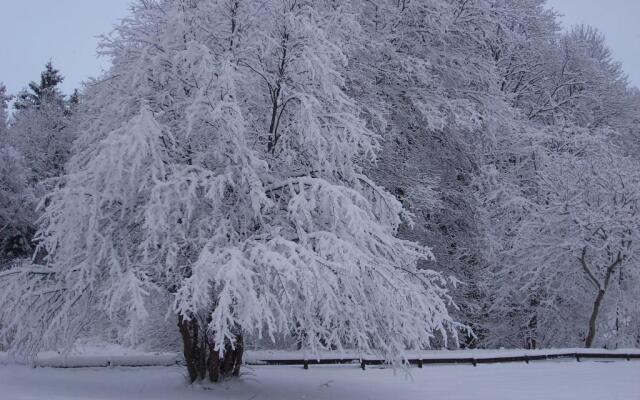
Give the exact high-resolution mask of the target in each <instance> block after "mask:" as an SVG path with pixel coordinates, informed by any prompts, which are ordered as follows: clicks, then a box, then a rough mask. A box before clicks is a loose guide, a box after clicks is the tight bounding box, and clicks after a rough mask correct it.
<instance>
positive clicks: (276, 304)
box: [0, 0, 456, 381]
mask: <svg viewBox="0 0 640 400" xmlns="http://www.w3.org/2000/svg"><path fill="white" fill-rule="evenodd" d="M356 20H357V19H356V18H355V15H354V13H353V10H351V9H350V8H349V7H348V6H339V5H337V4H334V3H333V2H307V1H288V0H272V1H267V2H255V3H254V2H251V1H237V0H234V1H222V0H219V1H214V0H211V1H201V2H193V1H188V0H172V1H169V0H166V1H160V2H147V1H144V2H140V3H138V4H137V5H136V6H135V7H134V8H133V15H132V17H130V18H128V19H126V20H124V21H123V23H122V25H121V26H119V27H118V29H117V33H116V35H115V36H114V37H112V39H111V41H108V42H106V43H105V44H104V47H103V50H104V51H105V52H106V53H108V54H109V55H110V56H111V57H112V59H113V67H112V68H111V70H110V71H109V76H107V77H105V79H104V80H103V81H96V82H94V83H93V84H92V87H90V88H89V89H88V90H87V92H88V94H87V97H88V98H87V110H86V113H87V114H86V116H87V120H86V122H85V124H84V125H83V127H84V128H83V131H84V134H83V136H82V137H81V138H80V139H79V140H78V142H77V145H76V148H77V154H76V155H75V156H74V157H73V158H72V160H71V162H70V163H69V164H68V173H67V174H66V175H65V176H64V177H63V179H62V184H61V185H60V186H58V187H57V188H56V189H55V190H54V191H53V192H51V193H50V194H49V195H48V196H47V197H46V199H45V205H46V208H45V210H44V215H43V217H42V218H41V224H40V231H39V234H38V240H39V241H40V248H41V249H42V251H44V252H46V258H45V259H46V265H44V266H32V265H27V266H22V267H18V268H15V269H12V270H10V271H8V272H5V273H3V275H2V280H1V282H2V291H1V293H2V294H0V304H2V308H1V310H2V311H0V312H1V313H2V314H1V317H2V321H4V323H5V324H6V325H5V326H6V327H7V328H6V329H5V330H4V334H5V336H11V337H12V339H13V345H14V346H15V348H17V349H21V350H37V349H40V348H43V347H50V346H55V345H58V344H60V340H61V339H62V338H64V337H67V338H70V339H73V338H75V337H77V336H78V335H79V333H80V332H81V330H82V328H83V321H86V320H87V318H89V316H90V315H92V314H93V315H95V314H96V313H97V314H99V315H104V316H105V317H106V318H108V319H110V320H111V321H112V322H113V323H114V324H120V325H122V326H124V327H125V328H127V329H126V332H127V334H128V336H129V338H131V339H132V340H135V337H136V333H137V332H138V331H139V329H140V325H141V324H142V323H143V322H144V320H145V318H146V317H147V316H148V313H149V312H150V311H151V310H150V309H149V308H148V304H149V301H150V299H151V298H152V297H153V296H156V295H157V294H160V295H170V296H173V298H174V306H173V307H172V311H174V312H175V313H176V315H177V318H178V326H179V329H180V332H181V334H182V338H183V344H184V353H185V357H186V360H187V368H188V371H189V375H190V378H191V380H192V381H194V380H196V379H204V378H205V377H209V379H211V380H214V381H216V380H218V379H219V378H220V377H221V376H226V375H234V374H237V373H238V372H239V368H240V361H241V357H242V349H243V340H244V336H245V335H246V334H251V335H255V336H257V337H261V336H266V337H269V338H272V339H274V338H275V337H276V336H281V335H294V336H295V337H296V338H297V340H298V341H300V342H301V344H302V346H304V347H305V348H308V349H310V351H312V352H314V353H315V352H318V351H320V350H322V349H325V348H344V347H348V348H352V349H356V350H357V351H359V352H363V353H364V352H378V353H380V354H383V355H384V356H385V357H387V358H388V359H389V360H391V361H394V362H399V361H400V360H401V359H402V357H403V354H404V352H405V350H407V349H411V348H423V347H427V346H429V345H430V343H431V341H432V340H433V339H434V338H435V337H438V338H440V339H442V340H446V338H447V337H448V336H450V335H453V336H454V337H455V327H456V324H455V323H454V322H453V321H452V320H451V318H450V317H449V315H448V311H447V308H448V306H449V304H448V303H449V296H448V294H447V291H446V289H445V286H446V281H445V279H444V278H443V277H441V276H440V275H439V274H438V273H436V272H433V271H431V270H426V269H418V268H417V262H418V261H419V260H421V259H430V258H431V257H432V255H431V252H430V251H429V249H428V248H426V247H422V246H419V245H417V244H415V243H412V242H409V241H405V240H402V239H399V238H397V237H396V233H397V229H398V226H399V225H400V223H401V222H402V220H403V218H404V219H405V220H407V221H409V220H410V215H408V214H407V213H406V212H405V211H403V209H402V206H401V204H400V203H399V202H398V201H397V200H396V199H395V198H394V197H393V196H392V195H390V194H389V193H387V192H386V191H385V190H384V189H382V188H381V187H379V186H378V185H376V184H375V183H373V182H372V181H371V180H370V179H369V178H368V177H367V176H366V175H364V173H363V166H364V165H369V164H371V163H372V162H375V153H376V151H377V149H378V148H379V144H378V140H379V138H378V136H377V135H376V134H375V133H374V132H372V131H371V130H370V129H369V128H367V126H366V124H365V122H364V121H363V119H362V118H361V112H362V111H361V109H360V107H359V106H358V105H357V103H356V102H355V101H354V100H353V99H352V98H351V97H350V96H349V95H348V94H347V92H346V91H345V73H346V72H345V71H346V68H347V64H346V63H347V60H348V57H347V56H346V55H345V53H344V51H343V49H344V48H345V47H346V45H345V43H344V42H343V41H345V40H347V39H348V38H349V36H350V32H351V30H353V29H355V30H357V24H356ZM345 30H347V31H345ZM343 45H345V46H343ZM154 311H155V310H154ZM166 311H167V310H164V312H166ZM19 315H21V316H27V318H24V317H21V318H18V317H17V316H19Z"/></svg>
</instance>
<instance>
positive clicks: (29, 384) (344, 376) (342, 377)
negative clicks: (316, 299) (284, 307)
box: [0, 361, 640, 400]
mask: <svg viewBox="0 0 640 400" xmlns="http://www.w3.org/2000/svg"><path fill="white" fill-rule="evenodd" d="M243 371H244V372H243V374H242V376H241V377H240V378H238V379H234V380H231V381H227V382H224V383H221V384H218V385H213V384H206V385H193V386H192V385H188V384H187V381H186V377H185V376H186V371H185V369H184V368H183V367H180V366H172V367H137V368H128V367H115V368H79V369H68V368H67V369H59V368H29V367H26V366H21V365H2V366H0V399H3V400H4V399H6V400H41V399H47V400H80V399H100V400H111V399H114V400H115V399H117V400H123V399H139V400H147V399H149V400H151V399H153V400H169V399H181V400H197V399H209V400H211V399H225V400H248V399H252V400H267V399H269V400H271V399H272V400H294V399H296V400H297V399H305V400H322V399H327V400H330V399H331V400H334V399H359V400H360V399H363V400H364V399H370V400H374V399H380V400H388V399H393V400H403V399H434V400H466V399H469V400H483V399H487V400H529V399H531V400H540V399H544V400H553V399H579V400H591V399H593V400H602V399H608V400H633V399H638V398H640V379H639V377H640V362H637V361H619V362H592V361H589V362H581V363H578V362H575V361H567V362H536V363H530V364H524V363H515V364H513V363H512V364H492V365H478V366H477V367H473V366H470V365H469V366H467V365H457V366H453V365H443V366H425V367H424V368H422V369H418V368H411V369H410V370H409V371H408V374H407V373H406V372H405V371H402V370H396V371H394V370H393V369H391V368H384V369H383V368H377V367H367V370H366V371H362V370H361V369H360V368H358V367H357V366H354V365H342V366H311V367H310V369H309V370H304V369H303V368H302V367H299V366H248V367H245V368H244V370H243Z"/></svg>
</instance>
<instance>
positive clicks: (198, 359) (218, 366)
mask: <svg viewBox="0 0 640 400" xmlns="http://www.w3.org/2000/svg"><path fill="white" fill-rule="evenodd" d="M178 328H179V329H180V335H181V336H182V344H183V353H184V359H185V362H186V364H187V371H188V373H189V380H190V381H191V383H193V382H195V381H197V380H204V379H206V378H207V377H208V378H209V380H210V381H211V382H219V381H220V380H221V379H224V378H227V377H230V376H238V375H240V367H241V365H242V355H243V353H244V340H243V337H242V335H241V334H240V333H239V334H238V335H237V336H236V343H235V346H232V345H231V343H227V344H225V348H224V352H223V355H222V356H220V351H216V350H214V343H213V341H212V340H211V335H210V334H208V333H207V331H206V326H201V324H200V323H199V322H198V320H197V319H196V318H193V319H191V320H186V319H184V318H183V317H182V316H179V317H178Z"/></svg>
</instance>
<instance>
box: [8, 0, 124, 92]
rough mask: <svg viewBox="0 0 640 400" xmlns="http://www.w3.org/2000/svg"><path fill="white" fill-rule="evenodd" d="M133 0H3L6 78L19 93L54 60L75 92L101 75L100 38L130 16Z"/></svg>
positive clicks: (9, 87) (66, 87)
mask: <svg viewBox="0 0 640 400" xmlns="http://www.w3.org/2000/svg"><path fill="white" fill-rule="evenodd" d="M129 4H130V0H0V82H4V83H5V84H6V86H7V89H8V91H9V93H16V92H17V91H18V90H20V89H21V88H23V87H25V86H27V84H28V83H29V82H30V81H32V80H38V79H39V77H40V71H42V69H43V67H44V64H45V63H46V62H47V61H48V60H49V59H51V60H52V61H53V64H54V66H55V67H57V68H58V69H60V70H61V72H62V74H63V75H64V76H65V82H64V85H63V90H64V91H65V92H66V93H70V92H71V91H72V90H73V89H74V88H76V87H78V85H79V84H80V82H81V81H82V80H84V79H86V78H88V77H90V76H95V75H97V74H98V73H99V72H100V70H101V69H102V67H104V64H105V61H104V60H102V61H100V60H98V58H97V56H96V45H97V42H98V39H97V36H98V35H101V34H104V33H108V32H109V31H111V29H112V27H113V25H114V24H115V23H116V22H117V21H118V19H120V18H122V17H125V16H126V15H127V13H128V10H129Z"/></svg>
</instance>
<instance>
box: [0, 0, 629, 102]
mask: <svg viewBox="0 0 640 400" xmlns="http://www.w3.org/2000/svg"><path fill="white" fill-rule="evenodd" d="M129 2H130V0H0V10H1V12H0V81H2V82H4V83H5V84H6V85H7V88H8V90H9V92H10V93H16V92H17V91H18V90H20V89H21V88H23V87H25V86H26V85H27V83H28V82H29V81H31V80H37V79H38V77H39V73H40V71H41V70H42V68H43V66H44V64H45V63H46V62H47V61H48V60H49V59H50V58H51V59H52V60H53V62H54V65H55V66H56V67H58V68H59V69H61V70H62V73H63V74H64V76H65V77H66V80H65V82H64V86H63V89H64V91H65V92H67V93H69V92H71V90H73V88H75V87H78V85H79V84H80V82H81V81H82V80H84V79H86V78H87V77H89V76H95V75H97V74H98V73H99V72H100V70H101V68H102V67H104V60H103V61H100V60H98V59H97V57H96V43H97V38H96V36H98V35H100V34H103V33H107V32H109V31H110V30H111V28H112V26H113V24H114V23H115V22H116V21H117V20H118V19H119V18H122V17H124V16H125V15H127V12H128V4H129ZM549 4H550V5H551V6H552V7H554V8H555V9H556V10H558V11H559V12H561V13H562V14H564V17H563V22H565V23H566V24H567V25H570V24H576V23H581V22H585V23H588V24H590V25H594V26H595V27H597V28H598V29H600V30H601V31H602V32H604V33H605V35H606V36H607V40H608V43H609V44H610V46H611V48H612V50H613V54H614V57H615V59H617V60H619V61H621V62H623V65H624V68H625V71H626V72H627V73H628V74H629V76H630V77H631V79H632V81H633V83H634V84H635V85H637V86H639V87H640V24H639V23H638V21H637V19H638V17H639V16H640V0H606V1H605V0H549Z"/></svg>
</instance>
